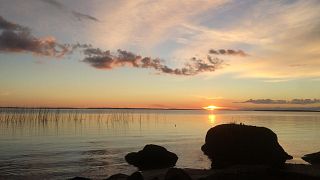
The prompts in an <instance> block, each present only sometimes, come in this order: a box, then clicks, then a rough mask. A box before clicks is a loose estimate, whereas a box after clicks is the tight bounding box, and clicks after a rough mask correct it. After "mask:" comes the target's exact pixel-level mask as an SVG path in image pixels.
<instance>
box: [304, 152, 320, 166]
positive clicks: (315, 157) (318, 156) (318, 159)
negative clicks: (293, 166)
mask: <svg viewBox="0 0 320 180" xmlns="http://www.w3.org/2000/svg"><path fill="white" fill-rule="evenodd" d="M302 159H303V160H305V161H307V162H308V163H310V164H320V151H319V152H316V153H312V154H306V155H304V156H303V157H302Z"/></svg>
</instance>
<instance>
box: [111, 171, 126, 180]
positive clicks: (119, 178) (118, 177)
mask: <svg viewBox="0 0 320 180" xmlns="http://www.w3.org/2000/svg"><path fill="white" fill-rule="evenodd" d="M128 177H129V176H128V175H126V174H122V173H119V174H114V175H112V176H110V177H108V178H107V179H106V180H127V178H128Z"/></svg>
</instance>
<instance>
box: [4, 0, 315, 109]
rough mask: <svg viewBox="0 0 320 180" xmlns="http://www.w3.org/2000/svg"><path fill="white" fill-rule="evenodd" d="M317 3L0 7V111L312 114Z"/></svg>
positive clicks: (101, 2)
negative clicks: (11, 108)
mask: <svg viewBox="0 0 320 180" xmlns="http://www.w3.org/2000/svg"><path fill="white" fill-rule="evenodd" d="M319 12H320V1H319V0H300V1H299V0H287V1H285V0H283V1H276V0H274V1H270V0H266V1H263V0H261V1H260V0H252V1H251V0H244V1H242V0H241V1H240V0H239V1H235V0H234V1H232V0H216V1H215V0H208V1H205V0H185V1H172V0H161V1H160V0H119V1H116V0H115V1H111V0H110V1H106V0H90V1H88V0H67V1H62V0H28V1H25V0H10V1H9V0H0V84H1V85H0V106H23V107H25V106H28V107H35V106H42V107H153V108H201V107H203V106H208V105H215V106H219V107H224V108H231V109H241V108H279V107H280V108H281V107H282V108H299V109H305V108H306V109H310V108H312V109H318V110H320V13H319Z"/></svg>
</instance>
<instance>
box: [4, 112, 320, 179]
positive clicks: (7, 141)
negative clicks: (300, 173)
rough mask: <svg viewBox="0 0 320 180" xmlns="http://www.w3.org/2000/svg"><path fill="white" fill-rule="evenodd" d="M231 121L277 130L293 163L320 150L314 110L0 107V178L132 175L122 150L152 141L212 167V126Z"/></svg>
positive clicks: (319, 117)
mask: <svg viewBox="0 0 320 180" xmlns="http://www.w3.org/2000/svg"><path fill="white" fill-rule="evenodd" d="M230 122H233V123H240V122H241V123H244V124H249V125H257V126H265V127H268V128H270V129H272V130H273V131H274V132H275V133H277V135H278V139H279V142H280V144H281V145H282V146H283V147H284V149H285V150H286V151H287V152H288V153H289V154H291V155H292V156H294V159H293V160H291V162H292V163H305V162H304V161H303V160H301V159H300V157H301V156H302V155H304V154H307V153H311V152H316V151H319V149H320V141H319V138H320V113H316V112H262V111H214V112H208V111H202V110H128V109H122V110H121V109H87V110H81V109H69V110H61V109H60V110H58V109H51V110H38V109H20V110H17V109H1V110H0V179H1V178H19V177H24V178H30V179H43V178H48V179H65V178H70V177H74V176H85V177H92V178H105V177H107V176H109V175H111V174H114V173H120V172H121V173H132V172H134V171H135V170H136V169H135V168H134V167H132V166H129V165H128V164H127V163H126V162H125V160H124V156H125V155H126V154H127V153H129V152H132V151H138V150H140V149H142V147H143V146H144V145H145V144H150V143H153V144H159V145H162V146H164V147H166V148H167V149H168V150H169V151H173V152H175V153H176V154H177V155H178V157H179V160H178V163H177V166H178V167H192V168H209V167H210V162H209V160H208V159H207V157H206V156H204V155H203V153H202V151H201V150H200V147H201V145H202V144H203V143H204V138H205V135H206V132H207V130H208V129H209V128H211V127H213V126H216V125H218V124H223V123H230Z"/></svg>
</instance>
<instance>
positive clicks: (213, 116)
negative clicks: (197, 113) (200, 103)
mask: <svg viewBox="0 0 320 180" xmlns="http://www.w3.org/2000/svg"><path fill="white" fill-rule="evenodd" d="M208 119H209V122H210V124H211V125H214V124H215V123H216V115H214V114H209V115H208Z"/></svg>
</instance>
